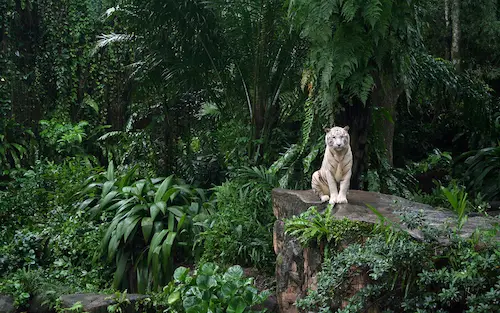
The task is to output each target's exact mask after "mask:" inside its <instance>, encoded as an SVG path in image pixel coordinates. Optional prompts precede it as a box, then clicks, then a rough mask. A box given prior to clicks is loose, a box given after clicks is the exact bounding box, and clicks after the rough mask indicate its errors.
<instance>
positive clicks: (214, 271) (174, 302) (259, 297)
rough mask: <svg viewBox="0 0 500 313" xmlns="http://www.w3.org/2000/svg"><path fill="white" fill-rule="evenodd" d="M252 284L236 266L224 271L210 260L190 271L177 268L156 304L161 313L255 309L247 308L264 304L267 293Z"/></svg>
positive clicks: (203, 312) (246, 310)
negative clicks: (162, 309) (161, 307)
mask: <svg viewBox="0 0 500 313" xmlns="http://www.w3.org/2000/svg"><path fill="white" fill-rule="evenodd" d="M252 283H253V280H252V279H251V278H244V277H243V269H242V268H241V267H240V266H238V265H237V266H232V267H230V268H229V269H227V271H226V272H225V273H221V272H220V271H219V267H218V266H217V265H215V264H213V263H205V264H204V265H203V266H202V267H201V268H200V269H198V270H197V271H195V272H194V273H193V274H190V273H189V269H187V268H185V267H179V268H177V269H176V270H175V273H174V281H172V282H171V283H170V284H169V285H168V286H166V287H165V288H163V293H162V294H160V296H159V297H158V300H157V303H158V304H160V306H164V307H165V310H164V311H163V312H172V313H184V312H185V313H207V312H228V313H230V312H257V311H254V310H251V309H250V308H251V307H252V306H254V305H257V304H261V303H263V302H264V301H265V300H266V299H267V298H268V297H269V295H270V292H269V291H263V292H261V293H259V292H258V290H257V288H255V287H254V286H253V285H252ZM259 312H264V311H259Z"/></svg>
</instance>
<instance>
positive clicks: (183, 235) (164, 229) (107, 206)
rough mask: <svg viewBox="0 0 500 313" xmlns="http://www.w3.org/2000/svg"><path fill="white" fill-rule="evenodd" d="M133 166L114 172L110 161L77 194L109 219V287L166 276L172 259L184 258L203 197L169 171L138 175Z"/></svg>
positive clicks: (145, 284) (151, 283)
mask: <svg viewBox="0 0 500 313" xmlns="http://www.w3.org/2000/svg"><path fill="white" fill-rule="evenodd" d="M135 171H136V167H134V168H132V169H130V170H128V171H127V172H125V173H124V174H123V175H120V176H117V175H115V173H114V168H113V164H112V163H111V164H110V166H109V167H108V170H107V172H105V173H101V174H99V175H95V176H94V177H91V178H89V180H88V181H87V184H86V186H85V187H84V188H83V189H82V190H81V191H80V192H79V193H78V194H77V196H79V197H81V198H82V201H81V203H80V205H79V208H80V209H82V210H87V211H88V212H89V213H91V214H92V215H93V216H94V217H99V218H100V219H101V220H105V221H106V220H109V222H110V224H109V226H108V227H107V231H106V233H105V235H104V238H103V239H102V243H101V254H102V255H103V256H105V257H106V258H107V259H108V261H111V260H114V265H115V266H116V270H115V274H114V281H113V286H114V287H115V288H129V289H131V290H135V289H137V290H138V291H139V292H145V291H146V290H149V289H151V288H152V289H156V288H158V287H160V286H163V285H164V284H166V283H167V282H168V281H170V278H171V274H172V272H173V264H174V261H175V260H176V259H175V258H177V261H184V260H187V257H188V256H189V255H190V252H191V249H192V247H193V243H194V235H195V234H196V233H197V228H198V227H197V226H196V225H194V223H193V218H194V217H195V216H196V215H198V213H200V212H201V211H202V206H201V204H202V202H203V201H204V200H205V196H204V194H203V192H202V191H201V190H197V189H193V188H191V187H190V186H188V185H186V184H184V183H183V181H181V180H180V179H176V178H174V177H173V176H169V177H167V178H153V179H149V178H146V179H136V178H135ZM126 273H129V275H130V276H129V277H128V278H127V277H126V275H125V274H126Z"/></svg>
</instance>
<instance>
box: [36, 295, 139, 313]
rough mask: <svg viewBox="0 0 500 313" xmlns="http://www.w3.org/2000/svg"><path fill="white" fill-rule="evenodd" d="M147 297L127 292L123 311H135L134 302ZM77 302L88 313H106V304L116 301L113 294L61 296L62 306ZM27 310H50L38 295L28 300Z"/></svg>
mask: <svg viewBox="0 0 500 313" xmlns="http://www.w3.org/2000/svg"><path fill="white" fill-rule="evenodd" d="M147 297H148V296H146V295H140V294H127V299H128V300H129V301H130V303H129V304H127V305H124V310H123V312H127V313H134V312H137V311H136V310H135V303H136V302H137V301H139V300H141V299H145V298H147ZM77 302H80V303H81V305H82V309H83V312H89V313H107V312H108V306H109V305H111V304H115V303H116V301H115V300H114V295H108V294H99V293H75V294H69V295H62V296H61V307H62V308H71V307H72V306H73V305H74V304H76V303H77ZM29 311H30V312H32V313H47V312H51V310H50V309H49V307H48V305H47V304H46V303H44V300H43V299H42V297H40V296H35V297H34V298H33V299H32V300H31V301H30V310H29ZM52 311H53V310H52Z"/></svg>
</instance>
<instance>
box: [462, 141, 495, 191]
mask: <svg viewBox="0 0 500 313" xmlns="http://www.w3.org/2000/svg"><path fill="white" fill-rule="evenodd" d="M456 162H457V163H456V166H457V168H460V167H462V168H463V169H464V172H463V180H464V181H465V182H466V184H467V187H468V189H469V190H470V191H471V192H474V193H475V194H478V193H480V194H482V195H483V196H484V198H485V199H486V200H494V199H500V142H499V143H498V144H497V146H496V147H495V146H493V147H488V148H484V149H481V150H477V151H470V152H467V153H464V154H462V155H461V156H460V157H459V158H458V159H457V161H456Z"/></svg>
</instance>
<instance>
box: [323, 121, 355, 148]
mask: <svg viewBox="0 0 500 313" xmlns="http://www.w3.org/2000/svg"><path fill="white" fill-rule="evenodd" d="M348 130H349V126H346V127H344V128H342V127H333V128H325V132H326V135H325V143H326V145H327V147H328V148H330V149H333V150H335V151H342V150H344V149H347V148H348V147H349V142H350V137H349V133H348V132H347V131H348Z"/></svg>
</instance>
